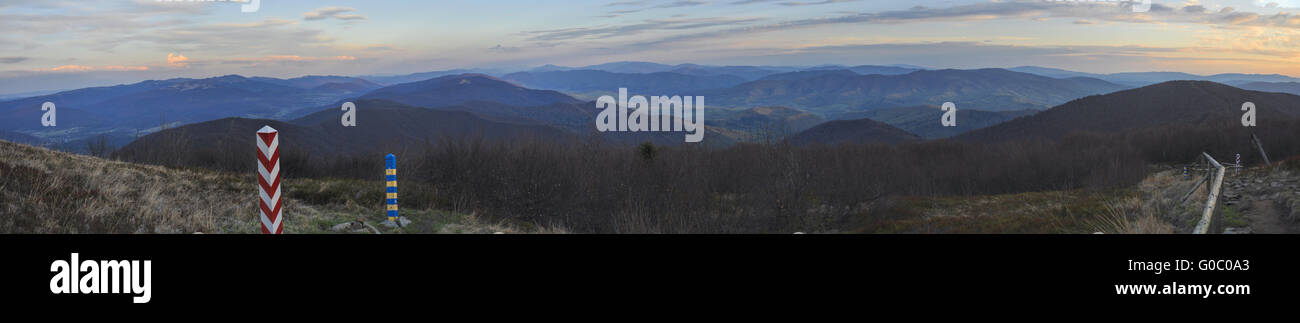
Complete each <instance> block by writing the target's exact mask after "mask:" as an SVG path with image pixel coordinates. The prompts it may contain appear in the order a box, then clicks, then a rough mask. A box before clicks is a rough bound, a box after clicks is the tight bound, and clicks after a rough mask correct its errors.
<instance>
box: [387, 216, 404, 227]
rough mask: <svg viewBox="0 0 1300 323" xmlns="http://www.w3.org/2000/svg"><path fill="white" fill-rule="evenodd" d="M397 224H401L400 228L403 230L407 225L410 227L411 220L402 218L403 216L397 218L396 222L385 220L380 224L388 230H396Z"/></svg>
mask: <svg viewBox="0 0 1300 323" xmlns="http://www.w3.org/2000/svg"><path fill="white" fill-rule="evenodd" d="M398 222H400V223H401V227H403V228H404V227H406V226H408V225H411V219H409V218H407V217H404V216H403V217H398V218H397V222H393V221H387V220H385V221H384V223H382V224H383V225H384V226H386V227H389V228H396V227H398Z"/></svg>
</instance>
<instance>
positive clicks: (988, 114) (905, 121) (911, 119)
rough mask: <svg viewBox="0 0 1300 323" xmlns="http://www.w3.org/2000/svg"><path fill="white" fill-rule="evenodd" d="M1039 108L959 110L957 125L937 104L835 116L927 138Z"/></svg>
mask: <svg viewBox="0 0 1300 323" xmlns="http://www.w3.org/2000/svg"><path fill="white" fill-rule="evenodd" d="M1038 112H1039V111H1038V110H1014V111H980V110H971V109H963V108H961V107H960V106H959V107H958V109H957V120H956V121H957V125H956V126H954V127H944V126H943V124H942V123H941V118H942V117H943V114H944V111H943V110H941V109H940V107H939V106H937V105H923V106H911V107H901V108H892V109H879V110H867V111H860V112H850V113H845V114H840V115H836V116H834V118H835V119H837V120H854V119H863V118H866V119H871V120H875V121H879V122H884V123H886V124H889V125H891V126H894V127H897V128H899V129H902V130H903V131H907V132H908V133H912V134H916V135H917V136H920V137H921V138H924V139H940V138H948V137H952V136H956V135H959V134H962V133H966V132H970V131H972V130H976V129H982V128H986V127H989V126H993V125H996V124H1000V123H1003V122H1006V121H1008V120H1012V119H1015V118H1019V117H1023V116H1029V115H1033V114H1035V113H1038Z"/></svg>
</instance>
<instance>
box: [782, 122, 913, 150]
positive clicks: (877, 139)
mask: <svg viewBox="0 0 1300 323" xmlns="http://www.w3.org/2000/svg"><path fill="white" fill-rule="evenodd" d="M919 140H921V137H917V136H916V135H914V134H910V133H908V132H907V131H903V130H902V129H898V128H895V127H893V126H890V125H888V124H885V123H883V122H877V121H874V120H871V119H858V120H834V121H829V122H826V123H822V124H819V125H817V126H815V127H812V128H809V129H808V130H804V131H803V132H800V133H798V134H795V135H794V136H792V137H790V141H791V142H792V143H794V144H796V145H815V144H822V145H831V146H833V145H840V144H864V143H878V144H894V143H901V142H912V141H919Z"/></svg>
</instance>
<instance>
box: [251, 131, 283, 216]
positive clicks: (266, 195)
mask: <svg viewBox="0 0 1300 323" xmlns="http://www.w3.org/2000/svg"><path fill="white" fill-rule="evenodd" d="M257 192H258V196H259V197H260V199H259V200H260V201H259V203H258V208H259V210H258V212H259V213H260V215H261V220H262V233H265V234H282V233H284V227H283V226H281V224H283V220H284V214H282V213H281V209H280V207H281V206H283V205H281V202H282V201H281V200H280V132H279V131H276V130H275V128H271V126H263V127H262V129H261V130H258V131H257Z"/></svg>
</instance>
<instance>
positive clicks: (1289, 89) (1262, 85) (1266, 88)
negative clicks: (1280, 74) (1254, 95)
mask: <svg viewBox="0 0 1300 323" xmlns="http://www.w3.org/2000/svg"><path fill="white" fill-rule="evenodd" d="M1237 87H1239V88H1242V89H1247V90H1251V91H1260V92H1277V93H1290V94H1295V95H1300V82H1250V83H1245V84H1241V85H1238V86H1237Z"/></svg>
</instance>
